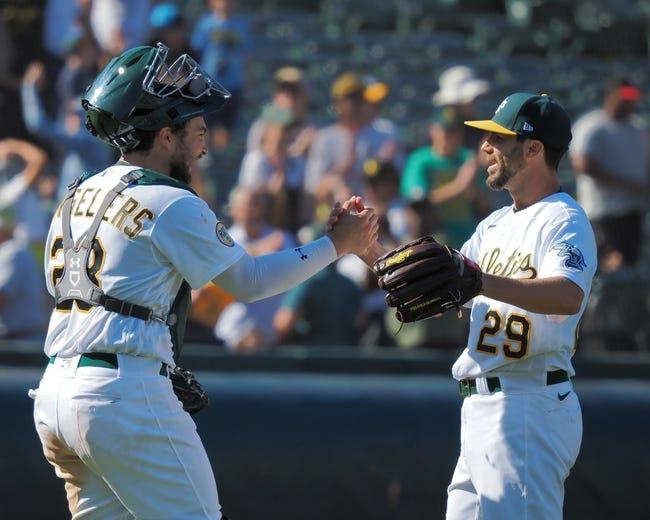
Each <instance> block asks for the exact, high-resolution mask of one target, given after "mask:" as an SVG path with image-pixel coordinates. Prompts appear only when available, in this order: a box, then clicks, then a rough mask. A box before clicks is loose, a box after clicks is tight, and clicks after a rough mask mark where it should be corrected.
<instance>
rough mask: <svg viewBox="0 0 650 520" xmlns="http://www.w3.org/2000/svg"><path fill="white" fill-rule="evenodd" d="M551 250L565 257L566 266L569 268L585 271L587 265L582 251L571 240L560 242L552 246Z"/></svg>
mask: <svg viewBox="0 0 650 520" xmlns="http://www.w3.org/2000/svg"><path fill="white" fill-rule="evenodd" d="M551 251H557V252H558V253H557V254H558V256H560V257H561V258H564V267H566V268H567V269H574V270H576V271H583V270H584V269H585V267H587V264H586V263H585V258H584V255H583V254H582V251H580V249H578V248H577V247H576V246H574V245H573V244H570V243H569V242H566V241H563V242H558V243H557V244H554V245H553V246H552V247H551Z"/></svg>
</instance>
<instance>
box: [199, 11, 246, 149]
mask: <svg viewBox="0 0 650 520" xmlns="http://www.w3.org/2000/svg"><path fill="white" fill-rule="evenodd" d="M208 5H209V9H210V11H209V12H207V13H205V14H203V15H202V16H201V18H200V19H199V20H198V22H197V24H196V27H195V29H194V32H193V34H192V36H191V39H190V47H191V48H192V50H193V51H194V52H196V53H198V54H199V55H200V56H201V66H202V67H203V68H204V69H205V70H206V72H207V73H208V74H209V75H210V76H212V77H213V78H215V79H216V80H217V81H218V82H219V83H221V84H222V85H223V86H224V87H226V89H228V91H229V92H230V94H231V95H232V98H231V99H230V101H229V102H228V103H227V104H226V105H225V107H224V108H223V109H222V110H221V111H220V112H218V113H217V114H215V115H213V116H210V117H208V118H207V122H208V125H209V126H210V129H211V134H212V143H213V146H214V147H215V148H217V149H223V148H225V147H226V146H227V144H228V142H229V140H230V133H231V131H232V129H233V127H234V126H235V124H236V123H237V120H238V118H239V112H240V110H241V107H242V103H243V95H244V87H245V82H246V81H245V62H246V56H247V54H248V51H249V50H250V48H251V46H252V39H251V34H250V29H249V26H248V20H247V19H246V17H245V16H244V15H241V14H237V13H236V8H237V2H236V1H235V0H209V2H208Z"/></svg>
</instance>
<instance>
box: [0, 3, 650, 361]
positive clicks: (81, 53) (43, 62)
mask: <svg viewBox="0 0 650 520" xmlns="http://www.w3.org/2000/svg"><path fill="white" fill-rule="evenodd" d="M0 10H1V11H0V40H1V41H0V43H1V44H2V45H1V46H0V48H1V49H2V51H0V53H1V55H0V109H1V110H2V115H3V125H2V127H1V128H0V337H1V338H14V339H36V338H41V337H43V336H44V333H45V330H46V327H47V320H48V317H49V313H50V311H51V308H52V300H51V298H50V297H49V295H47V293H46V291H45V283H44V281H43V274H42V263H43V262H42V259H43V255H46V254H49V252H48V251H44V250H43V244H44V241H45V237H46V234H47V226H48V223H49V218H50V217H51V215H52V213H53V211H54V210H55V208H56V207H57V204H58V201H60V199H61V198H62V194H63V193H64V191H65V188H66V186H67V184H68V183H69V182H71V181H72V180H73V179H74V178H75V177H77V176H78V175H80V174H81V173H83V172H88V171H99V170H102V169H104V168H106V167H107V166H108V165H110V164H111V163H112V162H113V161H115V160H116V158H117V155H116V152H115V150H112V149H110V148H107V147H105V146H104V145H103V144H101V142H100V141H99V140H96V139H95V138H94V137H93V136H92V135H91V134H90V133H89V132H88V131H87V130H86V128H85V125H84V113H83V110H82V107H81V105H80V97H81V95H82V94H83V92H84V89H85V87H86V86H87V85H88V84H89V83H90V82H91V80H92V78H93V77H94V76H95V74H96V73H97V72H98V70H100V69H101V68H102V67H103V65H104V64H106V63H107V61H108V60H110V59H111V57H113V56H115V55H117V54H119V53H121V52H122V51H123V50H125V49H127V48H129V47H132V46H135V45H144V44H155V43H156V42H158V41H160V42H163V43H165V45H167V46H168V47H170V49H171V51H170V52H171V54H181V53H184V52H189V53H190V54H191V55H192V56H194V57H195V58H196V59H197V61H199V62H200V63H201V66H202V67H203V68H204V69H205V70H206V71H208V73H210V74H211V75H212V76H213V77H214V78H215V79H217V80H218V81H219V82H220V83H221V84H222V85H223V86H225V87H226V88H227V89H228V90H229V91H230V92H231V94H232V98H231V100H230V102H229V103H228V104H227V106H226V107H225V108H224V109H223V110H222V111H221V112H219V113H217V114H215V115H214V117H211V118H210V119H209V120H208V121H207V123H208V125H209V127H210V153H209V154H208V156H207V157H205V158H204V159H203V160H202V162H201V165H200V168H199V169H198V170H197V171H195V172H193V184H194V187H195V188H196V190H197V191H198V192H199V193H200V194H201V195H202V196H203V197H204V198H205V199H206V200H207V201H208V202H209V203H210V204H211V206H212V207H213V209H214V211H215V213H216V214H217V215H218V217H219V218H220V219H221V220H223V221H225V222H227V223H228V224H229V226H230V228H229V231H230V233H231V235H232V236H233V238H234V239H235V240H236V241H237V242H239V243H240V244H242V245H243V246H244V247H245V248H246V249H247V250H248V252H249V253H250V254H252V255H261V254H266V253H270V252H274V251H278V250H281V249H285V248H290V247H299V246H300V244H301V243H305V242H308V241H310V240H312V239H314V238H315V237H317V236H319V235H320V234H322V233H324V232H325V224H326V220H327V217H328V215H329V211H330V208H331V207H332V205H333V203H334V202H335V201H342V200H345V199H347V198H348V197H349V196H350V195H352V194H359V195H361V196H362V197H363V198H364V200H365V202H366V204H367V205H368V206H372V207H374V208H375V210H376V212H377V213H378V215H379V216H380V218H381V232H380V241H381V243H382V244H383V245H384V246H385V247H386V248H392V247H394V246H396V245H398V244H401V243H405V242H407V241H409V240H412V239H414V238H417V237H419V236H421V235H424V234H433V235H434V236H435V237H436V238H437V239H438V240H439V241H441V242H445V243H448V244H450V245H451V246H453V247H457V248H459V247H460V246H461V245H462V244H463V242H464V241H465V240H467V239H468V238H469V236H470V235H471V234H472V232H473V231H474V229H475V227H476V225H477V224H478V222H479V221H480V220H481V219H482V218H483V217H485V216H486V215H488V214H489V213H490V212H491V211H493V210H494V209H496V208H499V207H502V206H503V205H506V204H510V202H511V201H510V199H509V197H508V194H507V193H506V192H492V191H490V190H488V189H487V187H486V186H485V183H484V175H483V172H484V170H485V166H486V164H485V158H484V157H483V155H482V153H481V149H480V146H481V135H480V134H479V133H478V132H475V131H472V130H471V129H469V128H467V127H465V126H464V125H463V121H464V120H467V119H485V118H488V117H490V116H491V113H490V114H488V113H479V110H478V109H477V106H479V104H478V102H480V100H481V99H482V97H483V96H485V95H486V94H488V93H489V92H490V88H491V83H492V78H489V77H480V76H479V75H478V73H477V72H476V70H475V69H473V68H472V67H471V66H468V65H466V64H463V63H458V64H454V65H451V66H449V67H447V68H446V69H445V70H444V71H443V72H442V73H441V74H440V75H439V76H438V77H432V78H431V89H430V92H428V94H427V95H428V96H430V104H429V109H428V113H427V114H423V120H424V121H426V123H425V124H423V127H422V129H421V130H422V132H421V135H422V136H423V139H422V141H421V142H412V141H410V142H407V141H406V140H405V139H404V138H403V132H402V131H401V128H400V125H399V124H398V123H396V122H395V121H392V120H390V119H389V118H388V117H387V115H386V113H385V110H384V109H383V107H384V103H385V101H386V100H387V99H388V98H389V96H390V95H391V88H390V86H389V82H388V81H382V80H381V79H379V78H376V77H369V76H367V75H365V74H363V73H361V72H359V71H355V70H350V71H347V72H344V73H342V74H336V75H332V77H331V78H329V80H328V83H329V95H327V96H315V95H314V92H313V90H312V88H311V85H310V82H309V81H308V79H307V78H306V75H305V71H304V70H303V69H301V68H300V67H299V66H296V64H295V63H292V62H291V61H290V60H288V61H287V63H286V65H285V66H281V67H279V68H278V69H277V70H275V71H274V73H273V74H271V75H269V77H268V78H267V79H266V80H267V81H268V88H265V89H264V91H265V92H271V96H270V98H269V99H262V98H261V96H260V94H259V92H258V90H257V89H255V88H251V87H249V85H248V84H247V71H248V70H249V68H250V67H251V62H254V61H255V59H256V46H257V43H256V35H255V34H254V33H253V31H252V29H251V23H250V20H249V16H250V13H247V12H246V11H245V10H244V9H240V8H239V6H238V5H237V2H236V1H235V0H207V1H205V2H203V1H200V0H199V1H188V2H180V1H179V2H169V1H154V0H49V1H47V2H44V1H23V2H13V3H12V2H8V3H4V4H3V6H2V7H0ZM643 96H644V92H642V90H641V88H639V86H638V85H635V84H634V83H633V82H632V81H631V80H630V79H629V78H628V77H624V76H621V77H617V78H613V79H612V81H611V82H610V83H609V84H607V85H606V88H605V89H604V91H603V93H602V104H601V106H599V107H593V111H590V112H589V113H586V114H584V115H582V116H581V117H579V118H577V119H576V121H575V124H574V130H573V133H574V139H573V142H572V145H571V149H570V153H569V157H568V158H567V160H566V165H567V168H569V169H570V171H571V172H572V182H569V185H568V186H567V190H570V191H571V192H572V194H574V195H576V197H577V199H578V201H579V202H580V203H581V204H582V206H583V207H584V208H585V211H586V212H587V214H588V216H589V218H590V219H591V220H592V223H593V227H594V230H595V232H596V237H597V242H598V246H599V272H600V278H599V280H601V282H599V283H600V285H598V283H597V284H596V286H595V296H594V298H592V300H593V305H591V306H590V310H588V311H587V315H586V316H585V322H586V325H587V328H588V330H590V331H591V332H592V333H593V334H595V335H600V333H601V332H602V330H603V329H602V325H603V323H604V322H603V319H602V317H603V315H604V314H605V313H608V312H609V311H608V310H607V308H603V305H605V304H604V303H603V302H607V301H611V298H609V299H608V298H606V297H605V296H606V294H607V293H606V290H607V288H608V287H610V286H609V285H607V283H609V281H611V280H614V281H616V280H619V281H620V280H623V281H625V283H628V284H629V286H630V287H632V288H634V287H636V288H637V289H638V287H639V283H640V282H639V280H641V281H643V282H644V283H645V282H647V274H648V273H647V269H645V270H644V269H643V265H641V264H644V262H643V260H644V252H645V251H646V250H647V240H648V230H647V222H646V218H647V208H648V201H649V199H650V197H649V194H650V136H649V134H648V130H647V129H646V127H645V126H644V125H643V122H642V118H641V117H640V115H639V114H638V110H637V108H638V102H639V101H640V100H641V99H642V98H643ZM560 101H562V100H561V99H560ZM245 104H248V106H250V105H251V104H254V105H255V106H256V112H257V116H256V118H254V119H253V120H250V118H246V117H244V115H243V107H244V105H245ZM323 106H328V107H330V108H329V110H328V113H329V114H330V116H331V117H330V120H329V121H322V120H320V119H317V118H315V117H314V115H313V113H314V107H323ZM492 108H494V107H492ZM642 115H645V116H646V117H647V116H648V114H642ZM233 142H240V143H242V150H243V151H242V155H241V162H240V167H239V171H238V174H237V176H236V180H235V182H230V183H227V182H226V180H225V177H224V176H222V175H221V173H222V172H220V171H218V168H219V161H218V157H219V156H220V154H224V153H227V151H228V150H229V149H231V147H232V146H233ZM573 175H575V177H574V179H575V182H573ZM574 187H575V188H574ZM574 189H575V193H574ZM224 190H227V192H228V196H227V197H222V199H223V201H225V204H222V203H221V202H219V200H218V199H219V197H216V196H215V194H216V193H223V192H224ZM613 287H614V288H616V287H619V286H617V285H613ZM616 290H617V289H616ZM599 291H600V292H599ZM611 291H612V289H610V292H611ZM599 298H600V299H599ZM639 302H640V303H639V304H638V305H641V306H645V308H644V309H643V308H642V309H641V312H642V315H643V313H645V315H647V314H648V306H649V305H650V303H649V302H648V301H647V294H646V295H645V297H644V298H641V299H640V300H639ZM628 303H629V298H628ZM638 305H637V310H639V309H638ZM590 313H591V315H590ZM466 319H467V317H464V318H463V319H460V320H459V319H457V318H456V316H455V315H453V316H452V315H451V313H450V314H449V315H448V316H445V317H443V318H441V319H437V320H428V321H425V322H421V323H417V324H411V325H409V326H405V327H403V328H402V330H400V331H399V333H397V331H398V329H399V328H400V327H399V323H398V322H397V321H396V320H395V318H394V317H393V316H392V313H391V312H390V311H388V310H387V309H386V306H385V303H384V300H383V293H382V291H380V290H379V289H378V288H377V286H376V281H375V279H374V275H372V273H371V272H370V271H369V270H368V268H367V267H366V266H365V264H363V263H362V262H361V261H360V260H358V259H357V258H356V257H344V258H342V259H340V260H339V262H338V263H337V264H335V265H332V266H331V267H330V268H328V269H326V270H324V271H323V272H321V273H320V274H319V275H317V276H316V277H314V278H312V279H311V280H309V281H308V282H306V283H304V284H303V285H301V286H299V287H297V288H295V289H294V290H292V291H289V292H288V293H286V294H283V295H278V296H275V297H273V298H269V299H266V300H262V301H259V302H255V303H241V302H237V301H235V300H234V298H233V297H232V296H231V295H229V294H228V293H226V292H225V291H223V290H222V289H221V288H219V287H217V286H214V285H212V284H210V285H208V286H206V287H204V288H203V289H201V290H199V291H195V292H194V294H193V307H192V312H191V317H190V322H189V326H188V330H187V341H189V342H196V343H198V342H201V343H212V344H214V343H218V344H221V345H224V346H225V348H228V349H231V350H233V351H238V352H255V351H259V350H263V349H269V348H274V347H277V346H278V345H286V344H292V343H293V344H301V345H319V346H332V345H337V346H339V345H345V346H359V347H367V348H372V347H383V346H387V347H390V346H392V347H399V348H414V347H428V348H458V347H459V346H461V345H462V344H463V343H464V341H465V339H466V331H467V321H466ZM646 340H647V341H646ZM612 341H620V338H619V339H618V340H617V339H616V338H613V339H612ZM644 342H645V343H644ZM643 345H645V348H650V340H648V338H645V339H640V340H639V339H638V338H632V339H630V342H629V345H628V344H625V345H620V344H619V345H618V347H617V348H644V347H643ZM603 348H607V346H604V347H603Z"/></svg>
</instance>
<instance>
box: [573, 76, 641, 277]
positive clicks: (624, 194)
mask: <svg viewBox="0 0 650 520" xmlns="http://www.w3.org/2000/svg"><path fill="white" fill-rule="evenodd" d="M641 97H642V92H641V90H640V89H639V88H638V87H636V86H635V85H633V84H632V83H631V82H630V81H629V80H628V79H626V78H619V79H616V80H615V81H614V82H613V84H612V85H611V86H610V87H609V88H608V90H607V91H606V94H605V100H604V104H603V107H602V108H599V109H596V110H594V111H592V112H589V113H587V114H585V115H583V116H582V117H581V118H580V119H579V120H578V121H576V123H575V124H574V126H573V141H572V142H571V148H570V155H571V161H572V165H573V168H574V170H575V171H576V174H577V176H576V188H577V197H578V202H579V203H580V204H581V205H582V207H583V208H584V210H585V212H586V213H587V216H588V217H589V219H590V220H591V223H592V225H593V228H594V233H595V235H596V243H597V245H598V256H599V258H598V260H599V261H598V264H599V268H600V269H601V270H602V271H605V272H611V271H615V270H618V269H619V268H621V267H623V266H627V267H630V266H632V265H634V264H635V262H636V261H637V260H638V258H639V253H640V247H641V244H642V242H643V241H642V233H643V229H642V226H643V218H644V215H645V213H646V211H647V208H648V202H649V198H648V195H649V194H650V135H649V134H648V131H647V130H646V129H645V128H644V127H643V124H642V122H641V120H640V119H639V117H638V116H637V115H636V111H637V102H638V101H639V100H640V99H641Z"/></svg>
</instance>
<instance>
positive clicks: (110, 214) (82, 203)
mask: <svg viewBox="0 0 650 520" xmlns="http://www.w3.org/2000/svg"><path fill="white" fill-rule="evenodd" d="M106 193H108V189H102V188H83V187H81V188H79V189H78V190H77V193H76V194H75V196H74V199H73V203H72V204H73V206H72V216H73V217H86V218H89V219H91V218H93V217H94V216H95V213H96V212H97V210H98V209H99V206H100V205H101V203H102V201H103V200H104V197H105V196H106ZM60 215H61V206H59V208H58V209H57V217H60ZM153 219H154V214H153V212H152V211H151V210H150V209H148V208H145V207H143V206H142V205H141V203H140V202H138V201H137V200H136V199H134V198H133V197H128V196H125V195H124V194H122V193H120V194H118V195H117V197H116V198H115V200H114V201H113V202H112V203H111V205H110V206H109V207H108V209H107V210H106V213H105V214H104V216H103V217H102V220H103V221H105V222H108V223H109V224H111V225H112V226H113V227H115V228H116V229H117V230H119V231H121V232H123V233H124V234H126V236H128V237H129V238H131V239H133V238H135V237H137V236H138V233H140V231H142V229H143V227H144V221H145V220H153Z"/></svg>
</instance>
